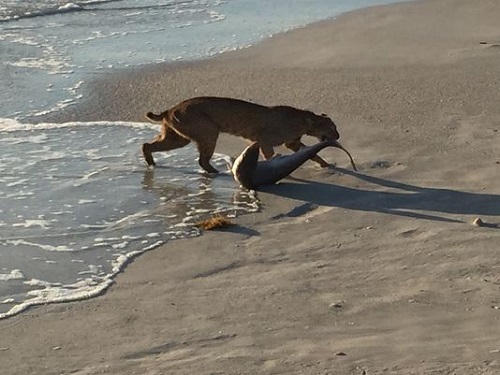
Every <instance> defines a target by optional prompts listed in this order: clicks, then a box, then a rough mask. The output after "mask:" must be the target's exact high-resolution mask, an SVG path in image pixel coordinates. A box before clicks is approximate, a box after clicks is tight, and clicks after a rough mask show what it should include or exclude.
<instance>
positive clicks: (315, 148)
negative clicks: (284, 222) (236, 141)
mask: <svg viewBox="0 0 500 375" xmlns="http://www.w3.org/2000/svg"><path fill="white" fill-rule="evenodd" d="M329 146H333V147H337V148H340V149H342V150H344V151H345V152H346V153H347V154H348V155H349V158H350V160H351V164H352V166H353V168H354V169H356V167H355V165H354V161H353V160H352V157H351V155H350V154H349V153H348V152H347V150H345V149H344V148H343V147H342V146H341V145H340V143H338V142H337V141H333V140H325V141H322V142H319V143H316V144H315V145H312V146H307V147H303V148H301V149H300V150H299V151H297V152H295V153H293V154H290V155H284V156H276V157H273V158H271V159H269V160H266V161H258V159H259V144H258V143H256V142H255V143H252V144H251V145H250V146H248V147H247V148H246V149H245V150H244V151H243V152H242V153H241V154H240V156H238V158H237V159H236V160H235V162H234V164H233V167H232V172H233V176H234V179H235V180H236V181H237V182H239V183H240V185H242V186H243V187H245V188H247V189H251V190H255V189H257V188H258V187H259V186H263V185H271V184H274V183H276V182H278V181H279V180H281V179H283V178H285V177H286V176H288V175H289V174H290V173H292V172H293V171H294V170H296V169H297V168H298V167H300V166H301V165H302V164H304V163H305V162H306V161H307V160H309V159H311V158H312V157H314V156H315V155H316V154H317V153H318V152H320V151H321V150H322V149H324V148H325V147H329Z"/></svg>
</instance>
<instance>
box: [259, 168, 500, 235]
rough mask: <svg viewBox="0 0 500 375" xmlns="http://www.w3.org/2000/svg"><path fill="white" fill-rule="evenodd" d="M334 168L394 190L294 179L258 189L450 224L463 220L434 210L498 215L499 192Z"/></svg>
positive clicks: (492, 226)
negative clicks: (414, 182) (430, 184)
mask: <svg viewBox="0 0 500 375" xmlns="http://www.w3.org/2000/svg"><path fill="white" fill-rule="evenodd" d="M337 170H338V171H339V172H341V173H343V174H347V175H351V176H353V177H355V178H358V179H360V180H364V181H366V182H370V183H372V184H375V185H379V186H383V187H386V188H391V189H394V190H396V191H374V190H364V189H357V188H352V187H344V186H339V185H333V184H327V183H323V182H316V181H306V180H300V179H294V180H295V181H300V182H301V183H289V182H281V183H280V184H278V185H270V186H265V187H264V186H263V187H261V188H260V190H261V191H263V192H266V193H269V194H275V195H279V196H283V197H287V198H292V199H296V200H301V201H304V202H309V203H312V204H317V205H322V206H330V207H339V208H345V209H349V210H358V211H371V212H379V213H386V214H391V215H398V216H405V217H411V218H416V219H426V220H436V221H442V222H450V223H464V221H463V220H458V219H454V218H449V217H444V216H440V215H438V214H435V213H442V214H449V215H474V216H480V215H492V216H493V215H500V195H495V194H480V193H468V192H463V191H457V190H451V189H438V188H426V187H419V186H413V185H409V184H404V183H400V182H395V181H390V180H385V179H382V178H378V177H372V176H368V175H365V174H362V173H358V172H353V171H350V170H347V169H343V168H337ZM429 212H432V213H429ZM483 226H484V227H490V228H500V225H499V224H498V223H484V225H483Z"/></svg>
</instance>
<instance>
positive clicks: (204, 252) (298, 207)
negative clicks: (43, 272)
mask: <svg viewBox="0 0 500 375" xmlns="http://www.w3.org/2000/svg"><path fill="white" fill-rule="evenodd" d="M499 17H500V6H498V5H494V4H493V3H492V2H485V3H475V4H471V3H470V2H468V1H465V0H436V1H425V0H424V1H416V2H410V3H402V4H391V5H384V6H376V7H373V8H368V9H362V10H357V11H353V12H348V13H345V14H343V15H341V16H339V17H337V18H336V19H334V20H329V21H321V22H320V23H317V24H314V25H311V26H307V27H304V28H300V29H295V30H292V31H289V32H286V33H284V34H280V35H278V36H275V37H273V38H271V39H269V40H266V41H264V42H261V43H259V44H257V45H255V46H252V47H250V48H248V49H243V50H239V51H236V52H231V53H227V54H224V55H220V56H217V57H216V58H212V59H209V60H205V61H201V62H194V63H186V64H184V63H180V64H179V63H176V64H174V66H172V65H168V66H165V65H162V66H153V67H149V66H148V67H146V68H145V69H137V71H136V73H137V74H134V75H131V74H129V72H121V73H118V75H112V79H111V80H107V79H104V80H101V81H97V82H94V83H93V84H92V85H91V86H90V87H89V90H91V91H92V92H93V93H94V94H95V96H93V97H92V98H91V99H90V100H89V101H88V102H86V103H85V105H84V106H79V107H78V108H71V109H68V111H65V112H64V113H61V114H60V115H61V116H62V117H60V118H64V120H63V121H74V120H79V121H84V120H85V121H93V120H96V119H99V120H125V121H135V120H137V119H138V118H139V116H142V113H145V112H147V111H148V110H152V111H157V110H164V109H166V108H167V107H169V106H170V105H173V104H176V103H177V102H179V101H180V100H181V99H184V98H187V97H189V96H197V95H219V96H233V97H239V98H242V99H246V100H252V101H255V102H259V103H261V104H268V105H276V104H287V105H292V106H296V107H298V108H303V109H310V110H313V111H315V112H317V113H322V112H325V113H327V114H329V115H331V116H332V118H333V119H334V121H335V122H336V123H337V124H338V125H339V130H340V133H341V142H342V143H343V145H344V146H345V147H346V148H347V149H348V150H349V151H350V152H351V153H352V154H353V156H354V158H355V160H356V164H357V165H358V168H359V170H360V173H359V174H358V173H353V172H351V171H350V168H349V167H348V166H349V161H348V160H347V158H345V155H343V153H341V152H339V151H338V150H333V149H326V150H324V151H322V152H321V156H322V157H323V158H325V159H326V160H328V161H330V162H332V163H335V162H336V163H337V166H338V167H339V170H338V171H337V172H336V173H332V171H328V170H324V169H319V168H316V167H315V166H314V165H313V164H308V163H306V164H305V165H304V166H303V167H301V168H299V170H298V171H297V172H294V173H293V178H292V179H286V180H285V181H284V182H283V183H281V184H279V185H277V186H275V187H272V188H269V189H266V190H265V191H262V192H259V193H258V196H259V198H260V199H261V202H262V204H263V206H264V209H263V211H261V212H259V213H256V214H247V215H243V216H240V217H238V218H237V219H236V220H235V221H236V224H237V225H236V226H235V227H234V228H230V229H227V230H223V231H219V232H207V233H204V234H203V235H202V236H201V237H196V238H191V239H187V240H175V241H171V242H169V243H168V244H166V245H165V246H161V247H159V248H157V249H154V250H152V251H149V252H147V253H145V254H143V255H141V256H140V257H139V258H138V259H136V260H134V261H133V262H132V263H131V264H130V265H129V266H128V267H127V269H126V272H124V273H121V274H120V275H119V276H118V277H117V278H116V283H115V284H114V285H113V286H112V287H111V288H110V289H109V290H108V291H107V292H106V293H105V294H104V295H102V296H100V297H97V298H94V299H91V300H87V301H83V302H77V303H67V304H54V305H47V306H43V307H38V308H33V309H30V310H29V311H27V312H25V313H23V314H21V315H18V316H15V317H12V318H9V319H6V320H1V321H0V330H1V331H2V336H1V337H0V349H1V350H0V360H1V361H2V363H3V364H4V365H3V371H5V374H19V373H39V374H61V373H75V374H82V375H83V374H97V373H103V372H104V373H109V374H124V373H127V374H128V373H134V372H135V373H145V374H159V373H178V374H193V373H196V374H208V373H228V374H232V373H244V374H257V373H259V374H261V373H265V374H289V373H308V374H309V373H310V374H320V373H328V372H332V373H335V374H346V375H347V374H357V373H359V374H361V373H362V372H363V371H366V373H367V374H382V373H384V374H398V375H399V374H408V375H409V374H413V373H424V372H425V373H429V374H439V373H446V372H450V371H454V372H455V373H456V374H459V375H466V374H471V373H481V374H486V375H490V374H491V375H493V374H496V373H498V371H499V370H500V357H498V352H497V350H498V349H500V348H498V337H499V335H500V328H499V327H500V326H499V325H498V321H499V320H500V315H499V313H498V311H499V310H498V309H497V308H496V307H495V306H500V287H499V285H500V263H499V262H498V261H497V260H496V258H497V257H496V254H497V251H498V250H497V245H498V235H499V232H498V230H496V228H495V227H494V226H496V225H500V215H499V214H498V212H499V210H500V188H499V187H498V186H497V181H498V178H499V177H500V159H499V155H498V152H497V151H496V150H497V146H496V145H497V144H498V141H499V139H500V135H499V132H500V128H499V127H498V126H499V125H498V124H499V123H500V109H499V108H498V102H500V101H499V100H500V90H498V88H499V87H500V80H499V78H498V77H500V66H499V65H498V63H497V62H498V56H499V55H498V53H500V52H499V51H500V49H499V48H498V45H499V44H500V31H498V28H497V27H496V22H497V21H496V20H498V19H499ZM477 21H480V22H477ZM457 31H460V32H459V33H457ZM483 42H486V44H483ZM375 47H376V48H375ZM166 87H168V89H166ZM139 112H141V113H139ZM51 118H52V120H51V121H53V120H54V121H55V119H56V118H57V117H56V118H54V117H52V116H51ZM244 145H245V142H244V141H235V138H234V137H230V136H223V137H221V140H220V141H219V144H218V146H217V150H216V151H217V152H224V153H227V154H228V155H230V156H235V155H237V154H238V153H239V152H241V150H242V149H243V146H244ZM476 217H481V218H482V219H483V221H485V222H486V223H489V224H491V225H492V227H476V226H473V225H471V222H472V221H473V220H474V218H476Z"/></svg>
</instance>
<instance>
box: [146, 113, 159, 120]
mask: <svg viewBox="0 0 500 375" xmlns="http://www.w3.org/2000/svg"><path fill="white" fill-rule="evenodd" d="M146 118H147V119H149V120H151V121H155V122H162V121H163V116H162V114H159V115H156V114H154V113H153V112H148V113H146Z"/></svg>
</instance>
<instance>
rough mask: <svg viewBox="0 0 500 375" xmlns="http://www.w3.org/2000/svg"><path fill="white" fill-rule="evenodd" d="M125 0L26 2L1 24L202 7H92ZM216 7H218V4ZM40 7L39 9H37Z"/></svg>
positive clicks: (187, 2)
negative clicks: (87, 14)
mask: <svg viewBox="0 0 500 375" xmlns="http://www.w3.org/2000/svg"><path fill="white" fill-rule="evenodd" d="M121 1H123V0H88V1H75V2H67V3H66V4H63V5H60V3H57V4H47V3H45V4H37V5H33V3H32V2H30V1H26V3H27V4H26V5H23V4H18V5H17V6H16V7H15V8H10V9H9V8H7V9H5V10H4V13H5V14H3V15H2V14H1V13H0V22H8V21H13V20H20V19H24V18H33V17H43V16H52V15H55V14H61V13H72V12H82V11H91V12H95V11H100V10H105V11H126V10H134V11H137V10H147V9H165V8H177V7H179V6H181V7H183V6H184V7H187V8H191V7H192V6H193V5H194V6H198V5H200V4H199V3H198V2H196V1H194V0H183V1H175V0H174V1H170V2H167V3H164V4H152V5H144V4H142V5H138V6H123V7H120V6H117V7H102V8H99V7H92V5H102V4H108V3H116V2H121ZM215 5H218V3H216V4H215ZM36 7H38V8H36ZM0 9H1V8H0Z"/></svg>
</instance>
